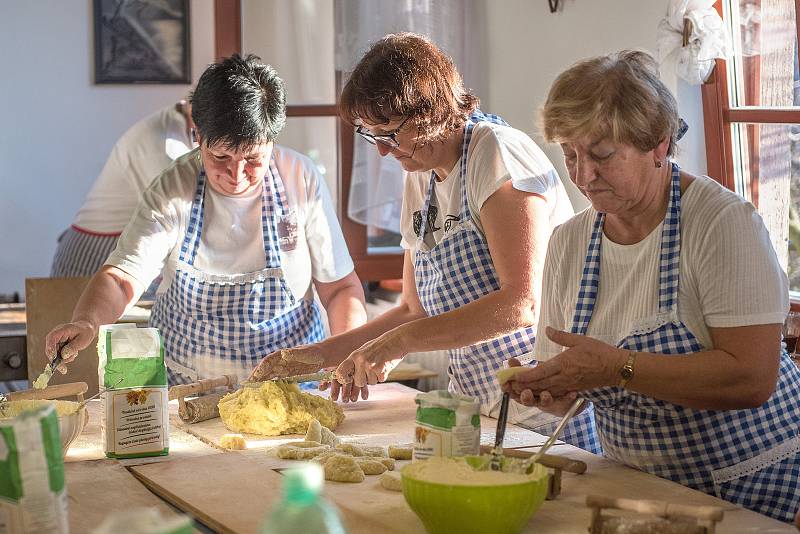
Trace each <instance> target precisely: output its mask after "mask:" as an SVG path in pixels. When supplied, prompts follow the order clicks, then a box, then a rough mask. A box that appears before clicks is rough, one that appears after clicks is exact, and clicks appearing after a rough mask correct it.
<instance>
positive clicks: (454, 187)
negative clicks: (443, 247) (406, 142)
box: [400, 122, 573, 251]
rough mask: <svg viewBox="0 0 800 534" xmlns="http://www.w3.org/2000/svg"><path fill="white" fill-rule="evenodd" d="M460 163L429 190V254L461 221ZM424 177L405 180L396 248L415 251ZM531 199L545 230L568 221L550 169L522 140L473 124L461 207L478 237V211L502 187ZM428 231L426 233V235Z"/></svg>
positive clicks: (517, 134)
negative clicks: (541, 211)
mask: <svg viewBox="0 0 800 534" xmlns="http://www.w3.org/2000/svg"><path fill="white" fill-rule="evenodd" d="M460 173H461V158H459V160H458V162H456V164H455V166H454V167H453V169H452V170H451V171H450V174H448V175H447V178H445V179H444V180H443V181H441V182H439V181H437V182H436V183H435V184H434V190H433V195H432V196H431V206H430V209H429V210H428V219H429V222H428V228H427V231H426V233H425V244H426V245H427V246H428V247H429V248H430V247H433V246H435V245H436V244H437V243H439V242H440V241H441V240H442V237H444V235H445V233H446V232H447V231H448V230H449V229H450V228H452V227H453V226H455V225H456V224H457V223H458V222H459V217H460V215H461V185H460V184H461V179H460ZM430 179H431V173H430V172H412V173H409V174H408V176H407V177H406V183H405V192H404V194H403V211H402V214H401V216H400V231H401V233H402V237H403V239H402V243H401V244H402V246H403V247H404V248H406V249H411V250H412V251H414V250H416V247H417V236H418V235H419V231H420V223H421V215H420V213H421V211H422V208H423V207H424V205H425V196H426V194H427V192H428V186H429V185H430ZM509 180H511V182H512V183H513V185H514V187H515V188H517V189H519V190H521V191H527V192H530V193H534V194H536V195H538V196H541V197H542V198H544V199H545V200H546V201H547V209H548V212H549V218H550V225H551V230H552V228H555V227H556V226H557V225H559V224H561V223H562V222H564V221H566V220H567V219H569V218H570V217H572V215H573V210H572V204H571V203H570V201H569V197H568V196H567V192H566V190H565V189H564V185H563V184H562V183H561V180H560V178H559V177H558V173H557V172H556V170H555V169H554V168H553V164H552V163H550V160H549V159H547V156H545V154H544V152H542V149H540V148H539V147H538V145H536V143H534V142H533V140H532V139H531V138H530V137H528V135H527V134H525V133H524V132H521V131H519V130H516V129H514V128H511V127H510V126H501V125H499V124H494V123H490V122H479V123H478V124H476V125H475V127H474V128H473V130H472V139H471V141H470V145H469V150H468V151H467V180H466V181H467V203H468V205H469V208H470V211H471V212H472V219H473V221H474V222H475V225H476V226H477V227H478V229H479V230H480V231H481V232H483V231H484V230H483V225H482V223H481V214H480V210H481V207H483V203H484V202H486V200H487V199H488V198H489V197H490V196H492V194H494V192H495V191H497V190H498V189H499V188H500V187H501V186H502V185H503V184H505V183H506V182H507V181H509ZM431 230H432V232H431Z"/></svg>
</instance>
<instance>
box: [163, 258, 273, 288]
mask: <svg viewBox="0 0 800 534" xmlns="http://www.w3.org/2000/svg"><path fill="white" fill-rule="evenodd" d="M178 268H179V269H180V270H182V271H186V272H187V273H190V274H191V275H192V277H193V278H196V279H199V280H202V281H204V282H209V283H212V284H219V285H238V284H250V283H254V282H265V281H266V280H268V279H270V278H278V279H281V280H283V278H284V276H283V269H280V268H272V269H270V268H267V269H261V270H260V271H254V272H252V273H242V274H212V273H206V272H203V271H198V270H197V269H195V268H194V267H193V266H191V265H189V264H188V263H186V262H185V261H179V262H178Z"/></svg>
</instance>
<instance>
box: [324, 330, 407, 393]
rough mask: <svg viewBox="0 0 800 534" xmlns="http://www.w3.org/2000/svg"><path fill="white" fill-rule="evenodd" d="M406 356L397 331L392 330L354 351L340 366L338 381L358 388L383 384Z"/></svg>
mask: <svg viewBox="0 0 800 534" xmlns="http://www.w3.org/2000/svg"><path fill="white" fill-rule="evenodd" d="M405 355H406V353H405V350H404V349H403V348H402V344H401V343H400V339H399V335H398V334H397V330H396V329H395V330H390V331H388V332H386V333H385V334H383V335H381V336H379V337H377V338H375V339H373V340H372V341H368V342H367V343H364V344H363V345H362V346H361V347H360V348H358V349H356V350H354V351H353V352H352V353H351V354H350V356H348V357H347V359H345V360H344V361H343V362H342V363H341V364H339V367H338V368H337V369H336V379H337V380H338V381H339V382H340V383H342V384H349V383H351V382H352V383H353V384H355V385H356V386H357V387H364V386H367V385H374V384H377V383H378V382H383V381H385V380H386V378H387V377H388V376H389V372H390V371H391V370H392V369H394V368H395V367H396V366H397V364H398V363H400V360H402V359H403V357H404V356H405Z"/></svg>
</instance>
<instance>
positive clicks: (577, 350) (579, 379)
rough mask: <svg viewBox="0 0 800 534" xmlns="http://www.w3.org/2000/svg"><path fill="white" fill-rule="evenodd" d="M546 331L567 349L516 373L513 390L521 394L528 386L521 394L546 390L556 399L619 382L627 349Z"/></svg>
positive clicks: (551, 329) (536, 394) (587, 338)
mask: <svg viewBox="0 0 800 534" xmlns="http://www.w3.org/2000/svg"><path fill="white" fill-rule="evenodd" d="M546 333H547V337H548V338H549V339H550V340H551V341H553V342H554V343H557V344H559V345H561V346H562V347H564V348H565V350H564V352H562V353H561V354H558V355H557V356H555V357H554V358H552V359H550V360H547V361H544V362H540V363H538V364H537V365H536V366H535V367H531V369H530V371H527V372H524V373H520V374H518V375H516V376H515V377H514V380H513V381H511V382H510V384H511V389H512V391H513V392H514V393H516V394H517V395H522V394H523V392H525V391H526V390H528V391H529V393H525V396H523V397H522V398H523V399H525V398H527V396H528V395H532V396H534V397H539V396H540V395H541V394H542V393H543V392H546V393H547V394H548V395H549V396H551V397H552V398H554V399H556V398H560V397H564V396H565V395H569V394H570V393H572V392H575V391H584V390H587V389H593V388H598V387H603V386H613V385H616V384H617V382H618V381H619V370H620V369H621V368H622V366H623V365H624V364H625V361H626V360H627V358H628V351H626V350H624V349H619V348H617V347H614V346H612V345H609V344H608V343H604V342H602V341H599V340H597V339H594V338H591V337H587V336H584V335H580V334H570V333H568V332H564V331H561V330H555V329H554V328H550V327H549V326H548V327H547V329H546Z"/></svg>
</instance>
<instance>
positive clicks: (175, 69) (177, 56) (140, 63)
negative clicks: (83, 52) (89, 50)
mask: <svg viewBox="0 0 800 534" xmlns="http://www.w3.org/2000/svg"><path fill="white" fill-rule="evenodd" d="M190 64H191V56H190V45H189V0H94V81H95V83H98V84H100V83H175V84H188V83H191V81H192V76H191V72H190Z"/></svg>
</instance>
